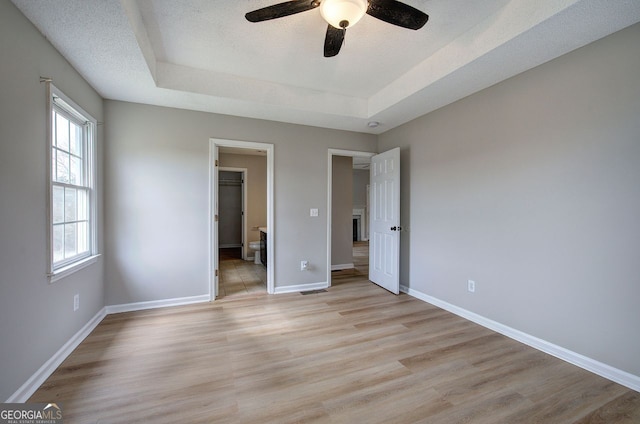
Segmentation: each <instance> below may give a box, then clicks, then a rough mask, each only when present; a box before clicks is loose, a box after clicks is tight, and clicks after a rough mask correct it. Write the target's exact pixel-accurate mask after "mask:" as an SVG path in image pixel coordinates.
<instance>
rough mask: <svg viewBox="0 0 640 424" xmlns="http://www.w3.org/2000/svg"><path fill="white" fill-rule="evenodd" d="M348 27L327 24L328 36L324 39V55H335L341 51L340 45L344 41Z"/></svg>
mask: <svg viewBox="0 0 640 424" xmlns="http://www.w3.org/2000/svg"><path fill="white" fill-rule="evenodd" d="M345 32H347V30H346V29H344V28H342V29H339V28H336V27H334V26H332V25H328V26H327V36H326V37H325V39H324V57H333V56H335V55H337V54H338V53H339V52H340V47H342V43H344V34H345Z"/></svg>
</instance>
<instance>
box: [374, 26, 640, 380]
mask: <svg viewBox="0 0 640 424" xmlns="http://www.w3.org/2000/svg"><path fill="white" fill-rule="evenodd" d="M639 70H640V25H635V26H633V27H630V28H628V29H626V30H624V31H621V32H619V33H616V34H613V35H612V36H609V37H607V38H605V39H602V40H600V41H597V42H595V43H593V44H591V45H588V46H586V47H584V48H581V49H579V50H576V51H574V52H572V53H570V54H568V55H565V56H563V57H560V58H558V59H556V60H554V61H552V62H549V63H547V64H544V65H542V66H540V67H538V68H535V69H533V70H530V71H528V72H525V73H523V74H521V75H518V76H516V77H514V78H511V79H509V80H507V81H505V82H502V83H500V84H498V85H496V86H494V87H491V88H489V89H486V90H484V91H482V92H479V93H477V94H475V95H472V96H470V97H468V98H466V99H463V100H461V101H458V102H457V103H454V104H451V105H449V106H447V107H444V108H442V109H440V110H438V111H435V112H433V113H430V114H428V115H426V116H423V117H421V118H418V119H416V120H414V121H412V122H410V123H407V124H405V125H403V126H401V127H398V128H396V129H394V130H391V131H389V132H387V133H385V134H383V135H382V136H380V138H379V151H384V150H387V149H390V148H392V147H395V146H400V147H401V151H402V181H403V182H404V183H403V189H402V211H403V212H402V215H403V216H402V220H403V224H402V225H403V226H404V227H405V228H408V229H409V230H408V232H403V234H402V248H401V255H402V258H403V259H402V262H401V282H402V284H405V285H408V286H410V287H411V288H412V289H414V290H418V291H420V292H422V293H425V294H427V295H430V296H434V297H436V298H438V299H441V300H444V301H446V302H449V303H451V304H453V305H456V306H459V307H462V308H464V309H467V310H469V311H473V312H475V313H477V314H480V315H482V316H485V317H488V318H490V319H493V320H495V321H498V322H500V323H503V324H506V325H508V326H511V327H513V328H515V329H518V330H521V331H524V332H525V333H528V334H531V335H534V336H537V337H539V338H541V339H544V340H547V341H549V342H552V343H555V344H557V345H560V346H563V347H565V348H568V349H570V350H572V351H575V352H578V353H581V354H583V355H586V356H588V357H590V358H593V359H596V360H599V361H602V362H604V363H607V364H609V365H612V366H614V367H617V368H619V369H622V370H625V371H628V372H630V373H632V374H635V375H640V360H639V359H638V358H640V337H638V323H639V322H640V307H638V300H639V299H640V225H639V219H640V119H639V117H640V73H639ZM468 279H473V280H475V281H476V292H475V293H474V294H471V293H468V292H467V280H468Z"/></svg>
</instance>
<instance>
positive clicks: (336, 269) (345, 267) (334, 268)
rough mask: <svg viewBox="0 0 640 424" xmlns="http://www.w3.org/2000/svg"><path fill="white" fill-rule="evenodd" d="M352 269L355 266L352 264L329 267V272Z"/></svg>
mask: <svg viewBox="0 0 640 424" xmlns="http://www.w3.org/2000/svg"><path fill="white" fill-rule="evenodd" d="M353 268H355V265H353V263H350V264H338V265H331V271H340V270H342V269H353Z"/></svg>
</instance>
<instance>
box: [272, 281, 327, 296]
mask: <svg viewBox="0 0 640 424" xmlns="http://www.w3.org/2000/svg"><path fill="white" fill-rule="evenodd" d="M328 287H329V284H327V282H326V281H324V282H321V283H310V284H298V285H295V286H282V287H276V290H275V294H282V293H295V292H303V291H310V290H320V289H326V288H328Z"/></svg>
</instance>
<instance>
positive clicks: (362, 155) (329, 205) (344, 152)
mask: <svg viewBox="0 0 640 424" xmlns="http://www.w3.org/2000/svg"><path fill="white" fill-rule="evenodd" d="M376 154H377V153H373V152H361V151H357V150H342V149H329V151H328V160H327V286H328V287H331V214H332V211H333V209H332V207H333V206H332V201H331V198H332V194H333V193H332V191H333V190H332V185H333V157H334V156H347V157H352V158H369V159H370V158H372V157H373V156H375V155H376Z"/></svg>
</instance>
